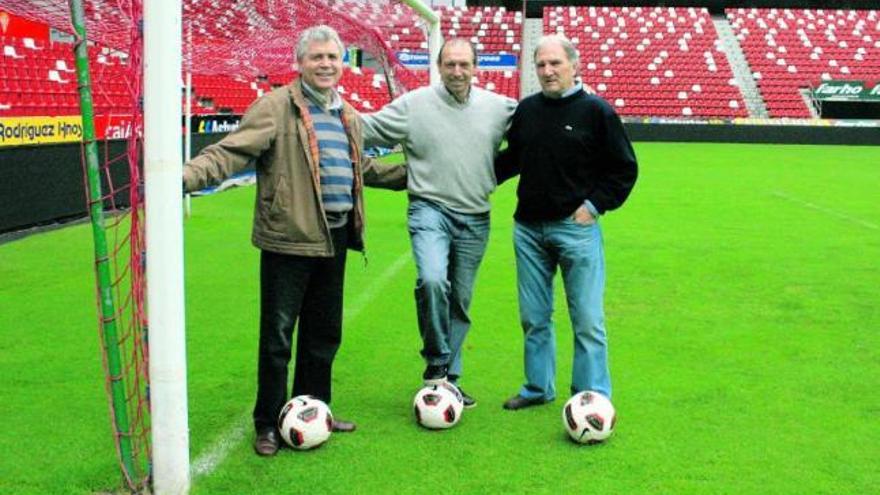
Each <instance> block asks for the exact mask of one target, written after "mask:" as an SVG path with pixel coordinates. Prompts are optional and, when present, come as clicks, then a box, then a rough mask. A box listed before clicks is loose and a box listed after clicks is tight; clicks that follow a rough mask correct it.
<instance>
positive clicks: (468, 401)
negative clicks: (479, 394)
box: [458, 387, 477, 409]
mask: <svg viewBox="0 0 880 495" xmlns="http://www.w3.org/2000/svg"><path fill="white" fill-rule="evenodd" d="M458 391H459V392H460V393H461V399H462V401H463V402H464V407H465V409H472V408H474V407H477V399H474V398H473V397H471V396H470V395H469V394H468V393H467V392H465V391H464V390H462V389H461V387H458Z"/></svg>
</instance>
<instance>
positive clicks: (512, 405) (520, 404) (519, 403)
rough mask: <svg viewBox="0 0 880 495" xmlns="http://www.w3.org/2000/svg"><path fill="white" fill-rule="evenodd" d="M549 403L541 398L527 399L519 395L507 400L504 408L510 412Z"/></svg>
mask: <svg viewBox="0 0 880 495" xmlns="http://www.w3.org/2000/svg"><path fill="white" fill-rule="evenodd" d="M547 402H549V401H546V400H544V399H540V398H539V399H526V398H525V397H523V396H521V395H519V394H517V395H514V396H513V397H511V398H509V399H507V400H506V401H504V406H503V407H504V409H507V410H508V411H516V410H517V409H522V408H525V407H531V406H540V405H541V404H546V403H547Z"/></svg>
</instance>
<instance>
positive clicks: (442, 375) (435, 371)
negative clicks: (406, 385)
mask: <svg viewBox="0 0 880 495" xmlns="http://www.w3.org/2000/svg"><path fill="white" fill-rule="evenodd" d="M446 370H447V366H446V365H445V364H429V365H428V366H427V367H426V368H425V372H424V373H422V380H424V381H425V385H439V384H441V383H443V382H445V381H446Z"/></svg>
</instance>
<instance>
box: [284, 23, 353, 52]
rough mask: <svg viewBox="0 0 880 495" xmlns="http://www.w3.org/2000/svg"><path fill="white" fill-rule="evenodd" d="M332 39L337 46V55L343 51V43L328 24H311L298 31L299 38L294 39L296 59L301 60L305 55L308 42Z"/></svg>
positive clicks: (321, 41) (322, 41)
mask: <svg viewBox="0 0 880 495" xmlns="http://www.w3.org/2000/svg"><path fill="white" fill-rule="evenodd" d="M328 41H332V42H334V43H336V46H338V47H339V56H340V57H341V56H342V54H343V53H345V45H344V44H342V40H341V39H340V38H339V34H338V33H337V32H336V30H335V29H333V28H332V27H330V26H327V25H325V24H319V25H317V26H312V27H310V28H308V29H306V30H305V31H303V32H301V33H299V39H297V40H296V59H297V60H302V59H303V58H304V57H305V56H306V51H307V50H308V49H309V44H310V43H316V42H317V43H326V42H328Z"/></svg>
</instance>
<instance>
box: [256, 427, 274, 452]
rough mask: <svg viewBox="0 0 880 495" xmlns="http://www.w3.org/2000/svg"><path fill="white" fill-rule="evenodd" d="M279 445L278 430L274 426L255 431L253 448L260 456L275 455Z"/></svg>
mask: <svg viewBox="0 0 880 495" xmlns="http://www.w3.org/2000/svg"><path fill="white" fill-rule="evenodd" d="M279 445H280V442H279V440H278V432H277V431H276V430H275V429H274V428H273V429H271V430H264V431H262V432H259V433H257V438H256V439H254V450H255V451H256V452H257V455H261V456H273V455H275V454H276V453H277V452H278V447H279Z"/></svg>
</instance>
